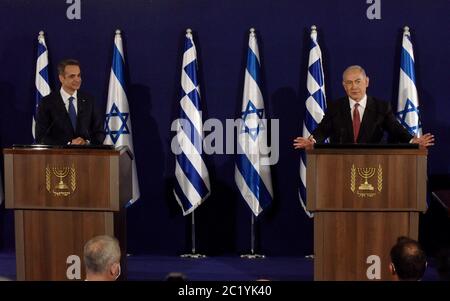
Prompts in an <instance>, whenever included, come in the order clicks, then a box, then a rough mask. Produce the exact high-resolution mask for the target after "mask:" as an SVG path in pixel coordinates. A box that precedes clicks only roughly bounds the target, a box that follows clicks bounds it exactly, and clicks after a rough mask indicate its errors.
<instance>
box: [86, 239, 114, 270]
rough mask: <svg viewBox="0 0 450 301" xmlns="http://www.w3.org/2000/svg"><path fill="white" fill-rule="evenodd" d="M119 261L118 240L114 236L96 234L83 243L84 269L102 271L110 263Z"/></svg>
mask: <svg viewBox="0 0 450 301" xmlns="http://www.w3.org/2000/svg"><path fill="white" fill-rule="evenodd" d="M119 261H120V246H119V241H118V240H117V239H116V238H114V237H111V236H108V235H100V236H96V237H94V238H92V239H90V240H89V241H88V242H87V243H86V244H85V245H84V263H85V265H86V270H88V271H90V272H92V273H95V274H99V273H104V272H106V271H107V270H108V268H109V267H110V266H111V264H113V263H114V262H119Z"/></svg>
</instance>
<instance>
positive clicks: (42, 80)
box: [31, 31, 50, 140]
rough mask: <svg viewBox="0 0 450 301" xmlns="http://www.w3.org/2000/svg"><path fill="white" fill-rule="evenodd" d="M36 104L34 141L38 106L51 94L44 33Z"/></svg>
mask: <svg viewBox="0 0 450 301" xmlns="http://www.w3.org/2000/svg"><path fill="white" fill-rule="evenodd" d="M35 85H36V102H35V107H34V112H33V125H32V128H31V132H32V134H33V140H34V139H35V127H36V115H37V112H38V106H39V104H40V103H41V100H42V98H43V97H44V96H47V95H48V94H50V86H49V84H48V50H47V45H46V44H45V37H44V32H43V31H40V32H39V35H38V47H37V60H36V76H35Z"/></svg>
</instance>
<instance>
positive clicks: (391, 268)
mask: <svg viewBox="0 0 450 301" xmlns="http://www.w3.org/2000/svg"><path fill="white" fill-rule="evenodd" d="M389 271H390V272H391V274H392V275H395V274H397V272H396V271H395V265H394V264H393V263H392V262H391V263H390V264H389Z"/></svg>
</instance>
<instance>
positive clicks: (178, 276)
mask: <svg viewBox="0 0 450 301" xmlns="http://www.w3.org/2000/svg"><path fill="white" fill-rule="evenodd" d="M165 280H166V281H171V282H172V281H174V282H183V281H187V277H186V275H184V274H183V273H180V272H171V273H169V274H167V276H166V279H165Z"/></svg>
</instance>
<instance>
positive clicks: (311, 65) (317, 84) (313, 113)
mask: <svg viewBox="0 0 450 301" xmlns="http://www.w3.org/2000/svg"><path fill="white" fill-rule="evenodd" d="M306 88H307V89H308V94H309V96H308V98H307V99H306V103H305V107H306V110H305V120H304V122H303V137H309V136H310V135H311V132H312V131H314V130H315V128H316V127H317V125H318V124H319V123H320V121H321V120H322V118H323V115H324V114H325V109H326V107H327V103H326V96H325V81H324V76H323V67H322V52H321V51H320V46H319V44H318V43H317V30H316V26H314V25H313V26H311V48H310V50H309V62H308V78H307V79H306ZM299 198H300V203H301V205H302V207H303V209H304V210H305V213H306V214H307V215H308V216H309V217H313V213H311V212H309V211H308V210H306V153H305V151H304V150H302V151H301V152H300V188H299Z"/></svg>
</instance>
